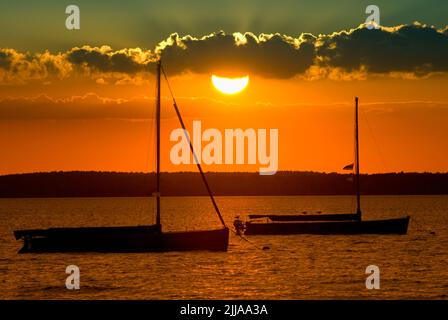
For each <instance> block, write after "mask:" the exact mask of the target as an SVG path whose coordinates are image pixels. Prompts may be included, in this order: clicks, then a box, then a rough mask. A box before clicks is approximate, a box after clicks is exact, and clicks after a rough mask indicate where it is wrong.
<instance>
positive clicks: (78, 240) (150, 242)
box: [14, 60, 229, 253]
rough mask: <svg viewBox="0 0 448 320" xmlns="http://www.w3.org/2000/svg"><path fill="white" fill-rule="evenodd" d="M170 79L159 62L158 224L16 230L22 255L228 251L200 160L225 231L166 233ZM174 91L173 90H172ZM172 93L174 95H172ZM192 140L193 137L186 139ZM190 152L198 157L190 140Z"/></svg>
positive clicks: (178, 113) (157, 124)
mask: <svg viewBox="0 0 448 320" xmlns="http://www.w3.org/2000/svg"><path fill="white" fill-rule="evenodd" d="M162 72H163V74H164V76H165V79H166V81H168V78H167V76H166V73H165V71H164V70H163V67H162V63H161V61H160V60H159V61H158V63H157V93H156V95H157V98H156V128H157V137H156V142H157V145H156V148H157V153H156V154H157V155H156V157H157V161H156V167H157V173H156V174H157V179H156V181H157V182H156V184H157V187H156V192H155V193H154V194H153V196H154V197H155V206H156V223H155V224H154V225H148V226H123V227H122V226H118V227H85V228H50V229H35V230H16V231H14V236H15V238H16V240H20V239H22V240H23V247H22V248H21V249H20V251H19V253H35V252H36V253H40V252H165V251H191V250H210V251H227V247H228V243H229V229H228V228H227V226H226V224H225V222H224V219H223V218H222V215H221V213H220V211H219V208H218V206H217V204H216V201H215V199H214V197H213V194H212V191H211V189H210V187H209V185H208V182H207V179H206V177H205V175H204V172H203V171H202V168H201V166H200V164H199V162H198V161H196V163H197V166H198V169H199V172H200V174H201V177H202V180H203V182H204V184H205V187H206V189H207V191H208V194H209V196H210V199H211V201H212V203H213V207H214V209H215V211H216V213H217V215H218V217H219V220H220V221H221V223H222V228H220V229H214V230H199V231H179V232H164V231H163V230H162V224H161V220H160V211H161V206H160V105H161V99H160V92H161V74H162ZM170 92H171V88H170ZM171 94H172V92H171ZM172 98H173V105H174V108H175V111H176V114H177V117H178V119H179V121H180V123H181V125H182V128H183V129H184V132H187V131H186V130H185V125H184V122H183V120H182V117H181V115H180V112H179V108H178V106H177V103H176V100H175V99H174V96H173V95H172ZM186 138H187V140H188V141H190V140H189V137H188V136H187V137H186ZM190 150H191V152H192V153H193V156H194V157H195V158H196V155H195V151H194V149H193V145H192V143H191V141H190Z"/></svg>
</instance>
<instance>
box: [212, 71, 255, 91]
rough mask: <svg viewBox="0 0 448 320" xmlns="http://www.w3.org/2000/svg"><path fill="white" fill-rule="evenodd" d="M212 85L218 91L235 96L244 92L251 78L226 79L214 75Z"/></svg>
mask: <svg viewBox="0 0 448 320" xmlns="http://www.w3.org/2000/svg"><path fill="white" fill-rule="evenodd" d="M212 83H213V85H214V86H215V88H216V89H218V90H219V91H221V92H222V93H225V94H235V93H238V92H241V91H243V90H244V88H246V87H247V84H248V83H249V76H245V77H242V78H224V77H218V76H215V75H212Z"/></svg>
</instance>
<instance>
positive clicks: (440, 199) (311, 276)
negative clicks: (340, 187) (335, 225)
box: [0, 196, 448, 299]
mask: <svg viewBox="0 0 448 320" xmlns="http://www.w3.org/2000/svg"><path fill="white" fill-rule="evenodd" d="M363 203H364V208H365V209H364V212H365V218H366V219H369V218H372V219H373V218H386V217H398V216H402V215H406V214H409V215H411V222H410V226H409V233H408V235H406V236H372V235H370V236H308V235H297V236H282V237H278V236H272V237H264V236H257V237H250V238H249V239H250V241H251V242H252V243H254V244H256V245H257V246H258V248H257V247H255V246H254V245H252V244H250V243H248V242H246V241H243V240H241V239H240V238H238V237H235V236H232V237H231V240H230V248H229V252H227V253H210V252H186V253H176V252H173V253H158V254H154V253H151V254H38V255H18V254H17V253H16V252H17V250H18V249H19V248H20V243H19V242H16V241H15V240H14V238H13V235H12V231H13V230H14V229H17V228H36V227H37V228H41V227H52V226H53V227H54V226H101V225H134V224H136V225H138V224H150V223H153V216H154V215H153V207H152V202H151V200H150V199H146V198H71V199H1V200H0V219H1V221H2V223H1V224H0V241H1V243H2V244H1V246H0V298H1V299H322V298H324V299H333V298H337V299H357V298H361V299H402V298H406V299H414V298H419V299H447V298H448V268H447V262H446V261H447V258H448V196H381V197H380V196H367V197H365V198H364V201H363ZM218 204H219V205H220V207H221V209H222V212H223V214H224V216H225V219H226V221H227V222H228V223H229V224H231V222H232V220H233V217H234V216H235V215H237V214H241V213H260V214H261V213H266V212H275V213H297V212H302V211H308V212H313V211H317V210H322V211H324V212H325V211H331V212H341V213H346V212H348V211H350V209H353V201H352V199H351V197H346V196H295V197H219V198H218ZM162 208H163V209H162V210H163V214H162V223H163V225H164V228H165V229H166V230H185V229H201V228H209V227H210V228H211V227H219V221H217V218H216V217H215V215H214V213H213V209H212V207H211V204H210V203H209V200H208V199H207V198H202V197H189V198H164V199H163V201H162ZM262 246H269V247H270V250H265V251H262V250H259V247H262ZM68 265H77V266H78V267H79V268H80V272H81V278H80V279H81V281H80V282H81V288H80V290H73V291H71V290H67V289H66V288H65V279H66V277H67V276H68V275H66V274H65V269H66V267H67V266H68ZM369 265H377V266H378V267H379V268H380V276H381V280H380V284H381V288H380V289H379V290H367V289H366V287H365V279H366V277H367V275H366V274H365V269H366V267H367V266H369Z"/></svg>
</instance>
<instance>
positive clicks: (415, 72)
mask: <svg viewBox="0 0 448 320" xmlns="http://www.w3.org/2000/svg"><path fill="white" fill-rule="evenodd" d="M159 57H161V58H162V60H163V62H164V66H165V70H166V71H167V72H168V74H170V75H173V74H180V73H183V72H193V73H207V74H210V73H217V74H220V75H229V76H232V75H235V76H240V75H242V74H250V75H257V76H261V77H266V78H291V77H294V76H302V77H305V78H309V79H315V78H321V77H330V78H333V79H338V78H339V79H341V78H346V79H356V78H358V79H359V78H365V74H367V73H369V74H370V73H372V74H388V73H395V74H396V73H404V74H406V76H409V74H411V76H415V77H420V76H425V75H427V74H430V73H433V72H447V71H448V60H447V58H446V57H448V29H447V28H445V29H441V30H438V29H436V28H435V27H430V26H426V25H422V24H418V23H415V24H413V25H403V26H398V27H381V28H380V29H373V30H369V29H367V28H365V27H364V26H363V25H361V26H359V27H358V28H355V29H352V30H349V31H341V32H336V33H332V34H329V35H319V36H313V35H311V34H301V35H300V36H298V37H291V36H287V35H280V34H261V35H258V36H257V35H254V34H252V33H245V34H241V33H234V34H226V33H224V32H217V33H213V34H210V35H207V36H204V37H201V38H195V37H192V36H189V35H187V36H183V37H181V36H179V35H178V34H172V35H171V36H170V37H169V38H167V39H166V40H164V41H162V42H160V43H159V45H158V46H157V47H156V48H155V50H154V51H149V50H142V49H140V48H129V49H122V50H112V49H111V48H110V47H108V46H102V47H90V46H84V47H81V48H73V49H71V50H69V51H67V52H62V53H58V54H52V53H49V52H44V53H34V54H32V53H20V52H17V51H15V50H14V49H0V83H5V82H14V81H16V82H19V83H20V82H25V81H28V80H45V79H47V78H51V77H56V78H57V79H64V78H66V77H70V76H72V75H74V74H77V73H79V74H81V75H82V76H85V77H89V78H91V79H93V80H100V81H97V82H98V83H104V82H107V83H121V82H123V81H128V82H129V80H130V78H138V77H140V78H142V77H144V76H146V73H148V72H150V73H152V72H154V70H155V61H157V59H158V58H159ZM341 71H342V72H341ZM358 74H362V75H364V76H361V77H358V76H357V75H358ZM339 75H342V76H339ZM104 79H105V80H106V81H104ZM107 80H112V81H107Z"/></svg>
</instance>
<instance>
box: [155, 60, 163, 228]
mask: <svg viewBox="0 0 448 320" xmlns="http://www.w3.org/2000/svg"><path fill="white" fill-rule="evenodd" d="M161 68H162V61H161V60H159V61H158V62H157V97H156V127H157V129H156V130H157V133H156V135H157V143H156V145H157V146H156V148H157V156H156V158H157V159H156V167H157V169H156V171H157V175H156V176H157V190H156V224H157V225H160V78H161Z"/></svg>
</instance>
